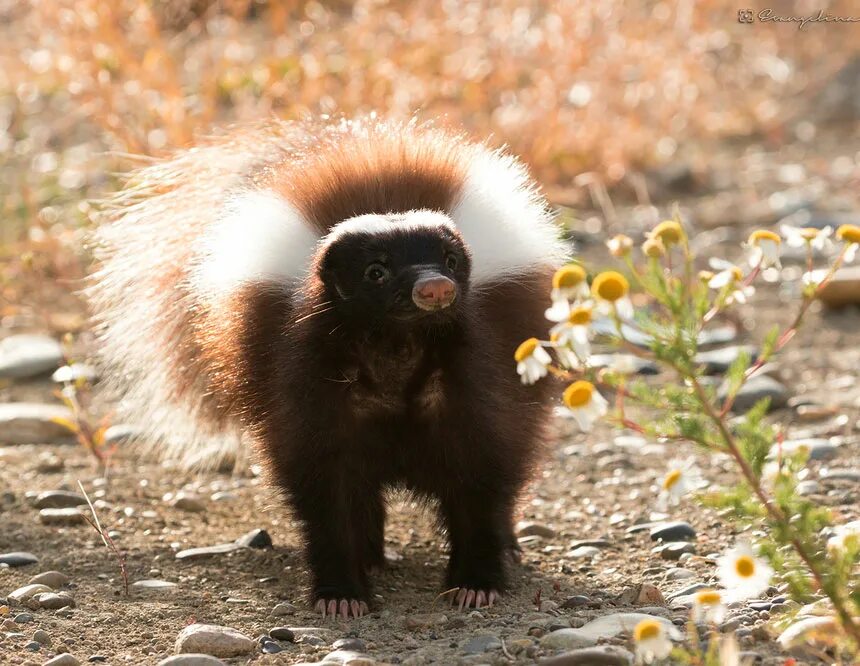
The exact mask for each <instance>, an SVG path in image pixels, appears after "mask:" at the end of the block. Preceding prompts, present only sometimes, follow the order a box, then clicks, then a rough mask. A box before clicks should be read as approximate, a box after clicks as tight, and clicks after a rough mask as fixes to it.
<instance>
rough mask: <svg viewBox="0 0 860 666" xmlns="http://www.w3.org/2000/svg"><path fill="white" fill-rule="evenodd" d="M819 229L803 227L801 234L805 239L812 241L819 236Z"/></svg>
mask: <svg viewBox="0 0 860 666" xmlns="http://www.w3.org/2000/svg"><path fill="white" fill-rule="evenodd" d="M818 233H819V230H818V229H816V228H815V227H803V229H801V230H800V235H801V237H802V238H803V239H804V240H807V241H811V240H815V239H816V238H818Z"/></svg>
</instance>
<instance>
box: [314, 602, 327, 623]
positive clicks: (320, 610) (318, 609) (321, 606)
mask: <svg viewBox="0 0 860 666" xmlns="http://www.w3.org/2000/svg"><path fill="white" fill-rule="evenodd" d="M314 610H315V611H316V612H317V613H322V616H323V619H325V599H320V600H319V601H317V602H316V604H315V605H314Z"/></svg>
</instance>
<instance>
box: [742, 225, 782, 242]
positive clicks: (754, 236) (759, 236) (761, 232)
mask: <svg viewBox="0 0 860 666" xmlns="http://www.w3.org/2000/svg"><path fill="white" fill-rule="evenodd" d="M761 241H773V242H774V243H776V244H777V245H779V244H780V243H781V242H782V239H781V238H780V237H779V234H777V233H774V232H773V231H769V230H767V229H756V230H755V231H753V232H752V233H751V234H750V237H749V239H748V241H747V242H748V243H749V244H750V245H758V244H759V242H761Z"/></svg>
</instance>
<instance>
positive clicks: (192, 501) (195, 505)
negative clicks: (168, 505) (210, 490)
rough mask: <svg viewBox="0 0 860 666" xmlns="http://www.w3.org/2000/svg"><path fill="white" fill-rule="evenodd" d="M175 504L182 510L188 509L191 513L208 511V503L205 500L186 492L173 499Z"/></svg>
mask: <svg viewBox="0 0 860 666" xmlns="http://www.w3.org/2000/svg"><path fill="white" fill-rule="evenodd" d="M173 506H174V507H175V508H177V509H179V510H180V511H187V512H189V513H202V512H203V511H206V505H205V504H204V503H203V502H201V501H200V500H199V499H198V498H196V497H194V496H193V495H186V494H184V493H180V494H179V495H177V496H176V498H175V499H174V500H173Z"/></svg>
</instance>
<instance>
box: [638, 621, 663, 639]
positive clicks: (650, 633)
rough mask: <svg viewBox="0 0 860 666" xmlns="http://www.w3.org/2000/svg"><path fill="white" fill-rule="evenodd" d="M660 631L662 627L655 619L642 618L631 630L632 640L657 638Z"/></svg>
mask: <svg viewBox="0 0 860 666" xmlns="http://www.w3.org/2000/svg"><path fill="white" fill-rule="evenodd" d="M662 632H663V627H662V626H660V623H659V622H658V621H657V620H642V621H641V622H640V623H639V624H637V625H636V628H635V629H634V630H633V640H635V641H636V642H637V643H641V642H642V641H650V640H653V639H655V638H659V637H660V634H661V633H662Z"/></svg>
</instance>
